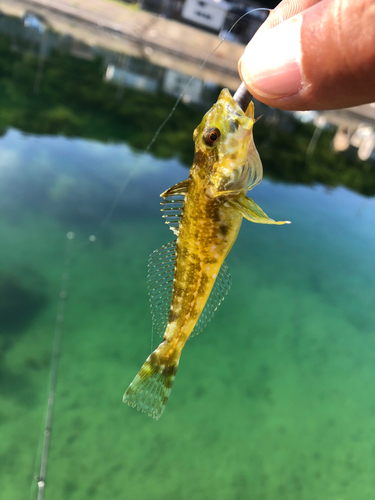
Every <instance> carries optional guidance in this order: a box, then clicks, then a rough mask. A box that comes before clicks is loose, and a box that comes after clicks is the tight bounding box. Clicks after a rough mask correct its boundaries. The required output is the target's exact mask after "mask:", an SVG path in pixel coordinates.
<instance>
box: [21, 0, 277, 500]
mask: <svg viewBox="0 0 375 500" xmlns="http://www.w3.org/2000/svg"><path fill="white" fill-rule="evenodd" d="M271 10H272V9H267V8H263V7H260V8H257V9H253V10H250V11H248V12H245V14H243V15H242V16H241V17H239V18H238V19H237V21H236V22H235V23H234V24H233V25H232V26H231V28H230V29H229V30H228V32H227V33H226V35H225V36H224V37H223V39H222V40H221V41H220V43H218V45H217V46H216V47H215V49H214V50H213V51H212V52H211V53H210V54H209V55H208V56H207V57H206V58H205V59H204V61H203V62H202V63H201V64H200V65H199V67H198V69H197V70H196V71H195V72H194V74H193V76H192V77H191V78H190V79H189V81H188V82H187V84H186V85H185V87H184V88H183V90H182V91H181V93H180V95H179V97H178V98H177V100H176V102H175V103H174V105H173V107H172V109H171V111H170V112H169V114H168V116H167V117H166V118H165V119H164V120H163V122H162V123H161V125H160V126H159V127H158V129H157V130H156V132H155V134H154V136H153V137H152V139H151V141H150V142H149V143H148V145H147V146H146V148H145V150H146V151H147V152H148V151H149V150H150V149H151V147H152V145H153V144H154V142H155V141H156V139H157V137H158V136H159V134H160V132H161V130H162V129H163V128H164V126H165V125H166V123H167V122H168V121H169V120H170V118H171V117H172V115H173V113H174V112H175V110H176V108H177V106H178V104H179V103H180V101H181V99H182V98H183V96H184V94H185V92H186V90H187V89H188V88H189V86H190V84H191V82H192V81H193V80H194V79H195V78H196V76H197V75H198V74H199V72H200V71H201V69H202V68H203V66H204V65H205V64H206V63H207V61H208V60H209V58H210V57H211V56H212V55H213V54H214V53H215V52H216V51H217V50H218V48H219V47H220V46H221V45H222V43H223V42H224V41H225V40H226V38H227V37H228V35H229V34H230V33H231V32H232V30H233V29H234V28H235V26H236V25H237V24H238V23H239V22H240V21H241V20H242V19H243V18H244V17H246V16H247V15H249V14H252V13H253V12H257V11H267V12H270V11H271ZM132 175H133V172H131V173H130V174H129V175H128V176H127V178H126V179H125V181H124V182H123V183H122V184H121V186H120V188H119V190H118V192H117V194H116V196H115V198H114V200H113V203H112V205H111V207H110V208H109V210H108V212H107V215H106V216H105V218H104V219H103V221H102V222H101V224H99V226H98V227H97V230H96V231H95V232H97V231H100V230H101V229H103V228H104V227H105V226H106V225H107V224H108V222H109V221H110V219H111V217H112V215H113V213H114V211H115V209H116V207H117V205H118V203H119V202H120V199H121V196H122V195H123V193H124V191H125V189H126V188H127V186H128V184H129V182H130V180H131V177H132ZM66 237H67V243H66V251H65V259H64V265H63V274H62V278H61V287H60V293H59V299H58V306H57V316H56V325H55V330H54V339H53V351H52V358H51V367H50V373H49V386H48V398H47V408H46V412H45V419H44V424H43V432H42V433H41V437H40V440H39V444H38V448H37V456H36V461H35V467H34V478H33V481H32V484H31V488H30V500H31V499H32V498H33V493H34V489H35V484H37V488H38V497H37V498H38V500H44V494H45V488H46V475H47V465H48V457H49V449H50V441H51V432H52V423H53V412H54V404H55V395H56V387H57V381H58V371H59V361H60V353H61V341H62V335H63V323H64V313H65V302H66V298H67V291H68V284H69V277H70V270H71V252H72V240H73V239H74V237H75V234H74V233H73V232H68V233H67V235H66ZM96 239H97V238H96V236H95V235H94V234H93V233H92V234H91V235H90V236H89V237H88V240H87V241H86V242H85V243H84V244H82V245H80V249H82V248H83V247H85V246H86V245H87V244H89V243H90V242H91V243H92V242H95V241H96ZM152 341H153V339H151V342H152ZM35 482H36V483H35Z"/></svg>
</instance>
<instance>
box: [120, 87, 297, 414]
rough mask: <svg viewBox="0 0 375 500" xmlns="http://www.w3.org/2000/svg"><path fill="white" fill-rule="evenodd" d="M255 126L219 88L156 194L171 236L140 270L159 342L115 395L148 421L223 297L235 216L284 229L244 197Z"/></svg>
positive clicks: (251, 175)
mask: <svg viewBox="0 0 375 500" xmlns="http://www.w3.org/2000/svg"><path fill="white" fill-rule="evenodd" d="M255 121H256V120H255V119H254V104H253V102H252V101H251V102H250V103H249V105H248V107H247V109H246V111H243V110H242V109H241V108H240V106H239V105H238V104H237V102H236V101H235V100H234V99H233V97H232V95H231V94H230V92H229V90H228V89H222V91H221V92H220V95H219V97H218V99H217V102H216V103H215V104H214V105H213V106H212V107H211V109H210V110H209V111H208V112H207V113H206V114H205V115H204V117H203V119H202V122H201V123H200V125H199V126H198V127H197V128H196V129H195V130H194V133H193V140H194V142H195V152H194V160H193V164H192V166H191V168H190V172H189V177H188V179H186V180H183V181H182V182H179V183H178V184H175V185H174V186H172V187H171V188H169V189H167V190H166V191H165V192H164V193H162V194H161V195H160V196H161V197H162V198H163V202H162V205H163V206H162V211H163V217H164V218H165V222H166V223H167V224H169V226H170V229H171V230H172V231H173V233H174V234H175V236H176V237H177V238H176V239H175V240H173V241H171V242H169V243H167V244H166V245H163V246H162V247H161V248H159V249H157V250H155V251H154V252H153V253H152V254H151V256H150V259H149V265H148V270H149V275H148V288H149V294H150V302H151V311H152V318H153V331H155V332H157V333H159V334H161V335H163V334H164V336H163V340H162V342H161V343H160V345H159V346H158V347H157V348H156V349H155V350H154V351H153V352H152V353H151V354H150V355H149V356H148V358H147V359H146V361H145V363H144V364H143V365H142V367H141V369H140V370H139V372H138V373H137V375H136V376H135V378H134V380H133V381H132V382H131V384H130V385H129V387H128V388H127V390H126V392H125V394H124V396H123V401H124V402H125V403H128V404H129V405H130V406H132V407H136V408H137V409H138V410H141V411H142V412H145V413H148V415H149V416H151V417H153V418H155V419H156V420H158V419H159V418H160V417H161V415H162V414H163V412H164V410H165V406H166V403H167V401H168V398H169V395H170V392H171V389H172V386H173V383H174V379H175V377H176V373H177V369H178V366H179V361H180V356H181V352H182V349H183V347H184V346H185V343H186V341H187V340H188V338H189V337H192V336H193V335H196V334H198V333H200V332H201V331H202V329H203V328H204V327H205V326H206V324H207V323H208V322H209V321H210V320H211V319H212V316H213V314H214V312H215V311H216V309H217V307H218V306H219V305H220V304H221V302H222V301H223V300H224V298H225V296H226V295H227V293H228V291H229V288H230V286H231V276H230V272H229V269H228V266H227V265H226V262H225V258H226V257H227V255H228V253H229V252H230V250H231V248H232V246H233V244H234V242H235V240H236V238H237V235H238V232H239V230H240V226H241V223H242V220H243V218H245V219H247V220H249V221H251V222H255V223H261V224H277V225H279V224H287V223H289V221H279V222H276V221H275V220H273V219H270V218H269V217H268V216H267V215H266V214H265V213H264V212H263V210H262V209H261V208H260V207H259V206H258V205H257V204H256V203H255V202H254V201H253V200H252V199H251V198H249V197H247V196H246V193H247V191H249V190H251V189H252V188H254V187H255V186H256V185H257V184H259V183H260V181H261V180H262V176H263V168H262V162H261V160H260V157H259V154H258V151H257V149H256V147H255V144H254V140H253V125H254V123H255Z"/></svg>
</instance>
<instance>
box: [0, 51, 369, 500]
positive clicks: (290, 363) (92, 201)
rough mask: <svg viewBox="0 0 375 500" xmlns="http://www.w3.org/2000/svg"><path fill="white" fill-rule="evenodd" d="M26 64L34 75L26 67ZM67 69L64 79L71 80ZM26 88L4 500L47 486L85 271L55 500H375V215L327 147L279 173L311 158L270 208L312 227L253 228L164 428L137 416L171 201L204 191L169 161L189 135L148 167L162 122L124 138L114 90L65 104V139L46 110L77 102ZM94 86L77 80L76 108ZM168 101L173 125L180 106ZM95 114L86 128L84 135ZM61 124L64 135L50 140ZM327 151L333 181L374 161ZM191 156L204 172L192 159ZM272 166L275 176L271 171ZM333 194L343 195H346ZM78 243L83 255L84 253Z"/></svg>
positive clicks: (181, 375)
mask: <svg viewBox="0 0 375 500" xmlns="http://www.w3.org/2000/svg"><path fill="white" fill-rule="evenodd" d="M14 57H15V59H14V64H15V65H17V64H18V66H16V69H17V68H18V70H20V68H21V66H20V63H19V60H18V62H17V57H18V58H19V57H21V56H20V55H19V54H18V55H17V54H16V55H15V56H14ZM22 57H26V56H22ZM27 57H29V56H27ZM56 57H57V58H58V55H56ZM64 57H67V56H64ZM3 60H4V58H3ZM9 60H10V59H9ZM30 61H31V63H30V64H31V65H32V64H34V62H33V61H34V59H32V58H31V59H30ZM67 62H69V63H71V64H72V65H73V63H74V64H76V63H77V61H73V60H72V61H70V59H69V58H67ZM48 64H49V66H48ZM48 64H47V67H46V71H47V73H48V67H49V68H50V71H52V70H53V68H54V67H53V62H52V61H49V63H48ZM90 64H91V63H90ZM92 65H93V66H92V68H94V69H92V68H91V70H90V66H89V64H88V63H86V62H82V68H83V69H82V71H84V68H86V71H87V75H88V76H87V78H88V79H89V77H90V78H91V77H92V74H93V73H90V71H94V70H95V72H96V73H94V74H99V73H98V71H99V70H98V68H100V65H99V64H97V63H95V62H94V63H92ZM60 66H61V65H60ZM68 66H69V65H68ZM12 67H13V66H12ZM25 67H26V66H25ZM30 67H31V66H30ZM52 73H53V71H52ZM6 78H8V81H6ZM9 78H10V77H9V73H8V74H7V76H4V77H3V79H2V80H1V82H0V83H1V85H2V88H3V89H5V91H6V92H8V94H9V93H10V92H11V90H10V89H11V88H12V93H13V94H12V95H13V97H14V101H11V99H10V98H9V99H8V101H7V105H8V108H7V109H8V112H7V114H6V115H5V114H4V112H3V115H2V121H1V123H2V127H3V131H4V133H3V135H2V137H1V138H0V235H1V245H0V321H1V330H0V349H1V351H0V352H1V355H0V381H1V390H0V433H1V439H0V471H1V473H0V496H1V498H4V499H7V500H13V499H14V500H18V499H20V498H29V495H30V488H31V485H32V484H33V474H34V472H37V469H36V470H35V466H34V464H35V459H36V456H37V450H38V446H40V442H41V436H42V433H43V429H42V426H43V419H44V414H45V408H46V401H47V387H48V380H49V368H50V360H51V353H52V346H53V336H54V331H55V323H56V316H57V308H58V302H59V293H60V290H61V277H62V275H63V274H65V273H69V279H68V295H67V298H66V300H65V311H64V315H63V340H62V346H61V358H60V367H59V379H58V386H57V393H56V398H55V413H54V420H53V428H52V440H51V449H50V455H49V460H48V472H47V482H46V485H47V486H46V495H45V498H46V499H47V500H49V499H53V500H65V499H67V498H69V499H71V500H82V499H90V500H92V499H107V498H114V499H116V500H122V499H124V500H125V499H129V498H132V499H135V500H138V499H139V500H143V499H144V498H148V497H150V498H155V499H167V500H169V499H179V500H180V499H181V500H188V499H189V500H190V499H194V500H203V499H207V500H211V499H219V500H221V499H223V500H224V499H225V500H227V499H234V500H240V499H241V500H242V499H245V500H247V499H249V500H274V499H283V500H284V499H285V500H300V499H303V500H316V499H325V500H368V499H370V498H372V497H374V495H375V478H374V473H373V471H374V468H375V398H374V384H375V336H374V325H375V310H374V302H375V300H374V299H375V291H374V280H375V269H374V257H373V256H374V250H375V235H374V224H375V200H374V199H373V198H369V197H365V196H364V195H363V194H360V193H359V192H355V191H354V190H353V189H351V190H349V189H348V188H346V187H340V186H338V187H327V186H325V185H323V184H321V183H319V182H318V181H317V179H316V178H314V177H311V175H310V174H311V172H312V170H311V168H310V167H311V166H312V165H314V161H315V165H316V164H317V163H316V156H315V157H313V158H312V159H311V160H306V161H307V163H305V162H300V163H298V161H299V160H298V159H299V156H298V155H299V154H300V153H299V152H298V147H299V146H300V143H302V145H303V144H304V140H305V139H304V137H308V130H309V129H306V130H307V131H306V130H305V131H304V132H303V131H302V132H301V135H298V136H295V141H294V142H295V144H296V149H295V150H293V149H290V148H291V146H290V145H288V147H285V148H286V149H285V151H284V150H281V146H280V145H278V148H279V149H278V150H275V151H274V153H273V156H274V157H275V155H277V154H278V151H280V155H281V157H284V158H287V157H288V158H289V161H292V160H291V159H292V158H293V155H294V157H295V158H296V162H297V163H296V164H295V165H294V170H295V171H296V170H297V168H298V166H299V167H300V169H301V173H300V177H298V176H297V175H296V176H295V177H294V178H290V179H288V182H285V181H284V182H281V179H280V176H277V175H276V174H274V175H273V176H272V177H273V179H274V180H271V178H270V177H268V178H267V177H266V178H265V179H264V180H263V181H262V183H261V185H260V186H258V187H257V188H256V189H255V190H254V191H253V193H252V197H253V198H254V200H255V201H256V202H257V203H258V204H259V205H260V206H261V207H262V208H263V209H264V210H265V211H266V213H267V214H268V215H269V216H270V217H273V218H275V219H280V220H284V219H289V220H291V221H292V224H291V225H290V226H281V227H272V226H261V225H256V224H251V223H250V222H247V221H244V223H243V226H242V228H241V231H240V234H239V237H238V239H237V241H236V243H235V246H234V247H233V249H232V251H231V253H230V255H229V257H228V259H227V263H228V265H229V267H230V269H231V273H232V278H233V285H232V289H231V291H230V293H229V294H228V297H227V298H226V299H225V301H224V303H223V305H221V306H220V308H219V310H218V311H217V312H216V314H215V317H214V318H213V320H212V322H211V323H210V324H209V325H208V327H207V328H206V330H205V331H204V332H203V333H201V334H200V335H199V336H198V337H196V338H193V339H192V340H191V341H189V342H188V343H187V345H186V347H185V349H184V352H183V355H182V359H181V363H180V368H179V371H178V375H177V378H176V381H175V384H174V388H173V391H172V393H171V397H170V400H169V402H168V405H167V408H166V411H165V413H164V415H163V416H162V418H161V419H160V420H159V421H157V422H156V421H155V420H153V419H150V418H148V417H147V416H146V415H144V414H140V413H138V412H137V411H135V410H133V409H131V408H129V407H128V406H127V405H124V404H123V403H122V402H121V399H122V395H123V392H124V390H125V389H126V387H127V386H128V384H129V383H130V381H131V380H132V378H133V377H134V375H135V373H136V372H137V371H138V369H139V368H140V366H141V364H142V363H143V361H144V360H145V358H146V357H147V356H148V354H149V352H150V343H151V315H150V310H149V303H148V295H147V287H146V274H147V270H146V267H147V258H148V255H149V254H150V253H151V251H152V250H154V249H155V248H157V247H159V246H161V245H163V244H164V243H166V242H168V241H170V240H171V239H172V233H170V231H169V230H168V228H167V227H166V226H165V224H164V223H163V220H162V218H161V215H160V211H159V208H160V205H159V202H160V198H159V194H160V193H161V192H162V191H164V190H165V189H166V188H168V187H169V186H171V185H172V184H174V183H175V182H178V181H180V180H183V179H184V178H186V177H187V175H188V170H187V169H186V168H185V167H184V164H183V163H182V162H184V157H183V156H181V150H180V149H179V147H178V146H179V144H180V141H181V140H182V139H181V138H180V139H179V140H178V141H176V143H177V144H175V147H176V145H177V148H176V150H175V153H173V152H172V149H170V148H171V146H169V149H168V151H167V150H166V149H164V150H163V147H165V144H166V142H167V143H168V140H169V142H170V144H172V143H173V140H172V139H173V135H171V134H172V129H169V131H168V133H166V135H165V136H164V138H163V137H160V146H158V147H156V151H157V156H156V154H155V153H154V152H151V153H145V152H140V151H137V150H135V149H134V145H136V144H134V143H132V138H133V139H134V138H136V141H140V139H141V137H142V127H143V126H145V125H144V116H143V117H142V116H141V117H137V116H135V117H134V123H136V124H137V126H134V130H132V128H131V126H130V125H129V123H127V122H126V123H125V124H124V128H123V130H122V129H121V120H120V118H121V116H119V114H118V110H117V108H118V107H119V105H118V106H117V108H116V106H115V103H116V102H117V103H119V102H120V103H123V101H122V100H121V97H120V98H119V97H118V96H117V97H116V100H115V97H114V96H115V94H116V92H117V90H116V89H115V88H114V87H111V86H108V87H106V89H107V90H106V92H107V94H106V95H105V99H104V100H103V109H104V107H105V106H106V110H103V109H102V108H100V106H99V105H98V104H95V106H94V107H93V100H94V97H93V94H91V95H90V96H89V98H87V100H86V101H84V100H83V101H81V102H80V104H79V109H78V108H75V101H74V99H75V97H74V96H76V93H72V94H71V95H72V103H71V104H70V102H69V100H68V99H66V100H64V101H62V102H61V107H64V108H65V114H64V116H65V118H64V120H62V119H59V120H57V119H56V115H54V120H55V121H52V122H51V121H49V118H48V113H47V118H46V113H44V115H43V116H41V115H39V114H35V115H34V114H33V109H34V110H35V109H36V110H38V109H39V108H38V106H37V104H38V102H41V101H43V96H44V101H43V102H44V103H45V106H46V109H47V108H48V106H50V107H53V105H54V104H53V99H52V98H51V95H50V94H51V93H52V90H53V93H55V94H56V95H58V88H56V87H53V89H52V90H51V93H50V94H48V92H47V90H48V88H49V87H48V78H47V79H46V80H42V87H41V90H40V93H39V94H34V93H33V92H32V85H31V83H30V85H29V86H27V85H26V83H27V80H26V81H25V80H24V79H23V78H21V77H20V76H18V77H15V76H14V74H13V78H14V80H13V87H11V85H10V83H9V82H10V80H9ZM69 78H70V80H69ZM98 79H99V77H98ZM75 80H76V79H75V75H74V74H72V73H71V68H70V69H69V68H67V69H66V79H65V81H64V82H63V83H61V85H62V87H63V86H64V88H65V92H66V94H64V95H65V96H69V92H68V90H69V89H68V90H67V88H68V87H69V85H68V83H67V82H71V85H72V88H73V83H74V82H75ZM43 82H44V83H43ZM7 85H8V86H7ZM43 85H45V88H44V87H43ZM103 85H104V84H103ZM22 86H24V87H25V88H24V93H23V94H22V92H21V91H22ZM30 89H31V90H30ZM94 90H95V89H93V91H92V92H93V93H94ZM17 92H21V93H20V95H22V96H23V104H22V103H20V101H19V99H18V98H17V99H16V98H15V95H16V94H17ZM127 92H128V91H125V93H124V97H123V99H125V96H126V95H127ZM2 95H3V99H4V100H5V97H4V92H3V94H2ZM111 96H112V97H111ZM111 98H113V101H111ZM48 99H51V100H50V101H49V100H48ZM90 99H91V101H90ZM98 99H99V98H98ZM163 99H164V100H165V108H167V107H168V105H169V102H170V101H171V102H173V100H171V99H169V98H168V99H167V98H166V97H163ZM139 102H140V106H143V109H146V108H147V106H150V107H149V109H151V110H152V109H153V108H152V105H150V104H148V103H150V102H151V103H155V102H156V98H155V96H148V95H147V94H143V101H141V98H140V97H139ZM90 103H91V114H89V113H88V110H89V109H90ZM123 105H124V104H123ZM77 106H78V104H77ZM208 106H209V104H208ZM115 108H116V109H115ZM25 109H27V110H28V113H27V114H25V115H23V116H21V111H22V112H25ZM124 109H125V105H124ZM184 109H185V108H184V107H182V108H181V111H180V115H179V116H180V117H183V113H184ZM3 110H4V108H3ZM66 110H70V112H71V114H70V115H69V114H68V113H67V112H66ZM77 110H78V111H79V112H80V117H81V123H80V125H79V127H81V128H77V130H75V131H74V130H72V129H69V130H70V131H67V128H66V127H70V126H71V124H72V123H73V122H74V120H73V121H72V119H71V116H73V115H74V114H75V113H77V112H78V111H77ZM95 110H97V114H95ZM86 112H87V113H86ZM85 113H86V114H85ZM133 113H134V110H133ZM186 113H187V121H189V122H190V121H191V120H193V118H194V117H195V116H198V121H199V116H202V113H203V111H202V110H199V109H197V108H194V109H191V110H190V111H189V110H187V111H186ZM189 113H190V115H189ZM160 114H162V113H161V111H160ZM49 116H50V117H51V113H50V115H49ZM67 116H68V117H70V118H69V119H67V118H66V117H67ZM43 117H44V118H43ZM111 117H113V118H111ZM26 118H27V119H26ZM36 118H38V119H36ZM60 118H61V116H60ZM91 118H92V119H91ZM7 120H8V121H7ZM17 120H18V123H16V121H17ZM95 120H96V121H95ZM106 120H108V122H107V121H106ZM111 120H112V121H111ZM142 120H143V121H142ZM152 121H155V122H158V120H157V119H156V118H154V117H153V118H152ZM101 122H102V124H103V129H102V130H101V128H100V126H99V125H100V123H101ZM7 123H8V125H7ZM51 123H54V124H55V125H54V126H55V127H56V128H55V129H54V130H52V129H49V130H43V127H51ZM196 124H197V123H195V125H196ZM174 126H175V127H176V123H175V125H174ZM37 127H39V129H40V130H39V131H38V130H36V128H37ZM137 127H138V128H137ZM191 128H193V127H191ZM81 129H82V130H86V133H82V134H81V133H80V132H81ZM261 130H262V129H261ZM263 130H265V129H263ZM113 131H116V134H117V135H116V136H115V137H114V136H113V133H112V132H113ZM122 132H123V134H124V137H126V139H127V140H126V141H125V140H124V141H123V142H121V141H120V136H121V134H122ZM191 132H192V130H190V132H189V133H190V134H191ZM100 133H102V134H103V135H104V137H102V136H100ZM186 133H187V132H186ZM106 134H107V135H106ZM272 134H276V137H278V136H277V134H278V131H277V130H272V131H271V133H270V137H271V136H272ZM303 134H305V135H303ZM105 135H106V136H105ZM111 137H112V139H111ZM129 137H130V138H129ZM179 137H180V136H179ZM271 138H272V137H271ZM146 139H147V137H146ZM164 139H165V141H164ZM263 139H264V138H262V137H261V136H260V137H259V142H262V141H263ZM134 140H135V139H134ZM188 140H189V141H191V139H190V138H188ZM324 141H326V142H327V144H326V147H325V148H323V149H322V151H321V152H319V153H317V154H321V155H323V156H325V157H326V158H327V162H328V163H329V162H333V160H332V159H331V158H334V157H336V158H337V165H339V166H340V172H341V173H342V174H343V175H344V176H345V172H348V171H349V172H350V171H353V168H354V167H353V165H354V166H355V163H353V164H351V163H350V160H349V159H348V158H344V157H341V156H336V155H333V153H331V152H330V150H329V141H328V139H327V138H326V139H323V143H322V145H321V146H324V145H325V143H324ZM146 142H147V141H145V143H146ZM163 144H164V145H163ZM269 144H270V143H268V146H269ZM307 144H308V142H307ZM264 147H265V146H264V144H263V148H264ZM158 148H159V149H158ZM182 148H183V149H184V151H185V153H184V155H187V154H188V150H187V149H185V148H191V142H189V145H188V146H185V145H184V146H182ZM268 152H269V148H268ZM287 155H289V156H287ZM266 156H267V155H266ZM269 156H270V153H269ZM163 157H164V158H163ZM274 161H275V160H274ZM346 165H348V169H345V168H344V167H345V166H346ZM264 167H265V172H266V174H267V158H266V159H265V161H264ZM309 168H310V169H309ZM361 168H364V167H363V166H362V167H358V172H359V173H358V174H357V177H356V179H357V180H356V186H357V187H358V189H357V191H363V189H360V187H361V186H365V185H366V182H362V181H363V179H364V178H366V179H367V178H368V179H370V180H371V179H372V182H373V183H374V179H373V177H374V175H375V174H374V170H371V168H370V167H369V166H367V167H366V169H367V170H366V169H365V170H363V171H362V173H363V175H362V176H361V175H360V173H361ZM323 169H324V165H322V166H320V171H319V172H322V171H323ZM350 169H351V170H350ZM280 171H281V167H280ZM292 171H293V169H291V170H289V171H288V172H289V175H290V176H291V172H292ZM327 171H328V169H327ZM274 172H275V171H274ZM308 172H310V174H308ZM340 175H341V174H340ZM304 176H305V177H304ZM366 176H367V177H366ZM333 177H334V174H333V173H332V180H331V182H327V184H331V186H332V184H340V182H338V181H337V177H335V180H333ZM275 178H278V181H277V182H275ZM302 182H306V184H305V185H303V184H301V183H302ZM307 184H310V185H307ZM369 184H370V181H369ZM119 188H122V195H121V197H120V199H119V202H118V204H117V206H116V208H115V210H114V211H113V213H112V217H111V218H110V219H108V217H107V216H108V213H110V212H111V207H112V205H113V201H114V200H115V199H116V196H117V195H118V192H119ZM68 231H73V232H74V233H75V238H74V239H72V240H67V237H66V235H67V233H68ZM90 235H95V236H96V241H90V240H89V236H90ZM67 246H68V248H67ZM67 250H68V251H69V253H70V257H71V259H70V263H69V262H67ZM157 341H158V339H154V344H156V342H157ZM30 498H36V487H35V484H34V486H33V487H32V490H31V495H30Z"/></svg>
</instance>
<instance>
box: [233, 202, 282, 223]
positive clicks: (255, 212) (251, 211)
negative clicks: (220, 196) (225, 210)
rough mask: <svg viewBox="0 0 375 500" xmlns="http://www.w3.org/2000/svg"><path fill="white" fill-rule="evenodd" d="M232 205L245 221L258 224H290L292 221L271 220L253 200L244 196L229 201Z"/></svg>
mask: <svg viewBox="0 0 375 500" xmlns="http://www.w3.org/2000/svg"><path fill="white" fill-rule="evenodd" d="M229 203H230V205H231V206H232V207H233V208H234V209H235V210H237V212H239V213H240V214H241V215H242V217H245V219H247V220H249V221H251V222H256V223H258V224H277V225H280V224H290V221H279V222H277V221H275V220H273V219H270V218H269V217H268V216H267V215H266V214H265V213H264V212H263V210H262V209H261V208H260V207H258V205H257V204H256V203H255V201H253V200H252V199H251V198H248V197H247V196H242V197H241V198H238V199H237V200H231V201H229Z"/></svg>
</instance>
